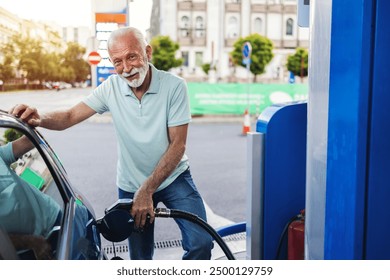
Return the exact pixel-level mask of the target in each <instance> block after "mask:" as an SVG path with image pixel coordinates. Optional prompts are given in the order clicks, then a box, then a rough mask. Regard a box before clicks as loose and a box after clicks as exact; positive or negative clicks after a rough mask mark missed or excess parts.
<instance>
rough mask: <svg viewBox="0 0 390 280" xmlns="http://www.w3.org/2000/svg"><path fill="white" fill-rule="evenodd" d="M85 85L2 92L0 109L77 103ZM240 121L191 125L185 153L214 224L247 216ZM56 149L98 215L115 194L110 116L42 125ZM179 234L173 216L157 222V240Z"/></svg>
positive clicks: (85, 91)
mask: <svg viewBox="0 0 390 280" xmlns="http://www.w3.org/2000/svg"><path fill="white" fill-rule="evenodd" d="M89 92H90V91H89V90H88V89H76V90H64V91H60V92H55V91H40V92H21V93H13V94H0V109H5V110H8V109H9V108H11V107H12V106H13V105H15V104H17V103H26V104H30V105H32V106H35V107H37V108H38V109H39V110H40V111H41V112H45V111H50V110H54V109H61V108H67V107H68V106H71V105H73V104H76V103H77V102H80V101H81V100H82V98H83V97H84V96H86V95H87V94H88V93H89ZM241 129H242V124H241V123H240V122H238V121H237V120H236V121H234V120H233V121H232V120H228V119H226V121H224V119H219V120H218V122H213V121H210V119H208V121H205V119H202V117H200V118H194V120H193V123H191V124H190V128H189V134H188V143H187V152H186V153H187V155H188V157H189V160H190V165H191V171H192V175H193V178H194V181H195V183H196V185H197V187H198V189H199V192H200V193H201V195H202V196H203V198H204V201H205V203H206V207H207V213H208V219H209V223H210V224H211V225H212V226H213V227H215V228H217V227H220V226H224V225H227V224H231V223H233V222H242V221H245V213H246V208H245V204H246V171H245V167H246V166H245V164H246V163H245V159H246V137H244V136H242V135H241ZM40 131H41V132H42V134H43V135H44V136H45V138H46V139H47V140H48V141H49V143H50V145H51V146H52V147H53V149H54V150H55V151H56V153H57V155H58V156H59V158H60V159H61V161H62V162H63V164H64V166H65V169H66V170H67V172H68V175H69V177H70V180H71V182H72V183H73V184H74V185H75V186H77V187H78V188H79V190H80V191H81V192H82V193H83V194H85V196H86V197H87V199H88V200H89V201H90V202H91V204H92V205H93V207H94V209H95V212H96V216H97V217H100V216H102V215H103V213H104V209H105V208H106V207H108V206H109V205H111V204H112V203H113V202H114V201H115V200H116V199H117V190H116V184H115V176H116V159H117V154H116V148H117V147H116V138H115V132H114V128H113V125H112V123H111V119H110V117H109V115H108V116H107V115H106V116H102V117H99V116H96V117H93V118H91V119H90V120H89V121H86V122H84V123H82V124H79V125H77V126H75V127H72V128H69V129H67V130H66V131H61V132H58V131H49V130H46V129H40ZM178 238H180V233H179V230H178V229H177V227H176V225H175V224H174V222H173V220H170V219H168V220H166V219H159V220H157V221H156V235H155V239H156V241H161V240H173V239H178Z"/></svg>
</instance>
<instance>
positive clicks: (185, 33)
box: [180, 16, 190, 37]
mask: <svg viewBox="0 0 390 280" xmlns="http://www.w3.org/2000/svg"><path fill="white" fill-rule="evenodd" d="M180 22H181V24H180V25H181V36H182V37H189V36H190V31H189V27H190V24H189V23H190V18H189V17H187V16H182V17H181V20H180Z"/></svg>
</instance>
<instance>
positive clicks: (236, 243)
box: [103, 232, 246, 260]
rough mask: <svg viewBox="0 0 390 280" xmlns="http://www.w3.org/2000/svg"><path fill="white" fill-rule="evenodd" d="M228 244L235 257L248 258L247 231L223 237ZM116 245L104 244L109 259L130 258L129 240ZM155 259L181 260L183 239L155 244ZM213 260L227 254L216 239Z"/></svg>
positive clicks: (222, 258)
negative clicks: (115, 257)
mask: <svg viewBox="0 0 390 280" xmlns="http://www.w3.org/2000/svg"><path fill="white" fill-rule="evenodd" d="M223 240H224V242H225V243H226V246H227V247H228V248H229V249H230V251H231V252H232V253H233V255H234V257H235V259H237V260H245V259H246V238H245V232H244V233H238V234H233V235H231V236H227V237H224V238H223ZM114 246H115V255H114V247H113V246H112V244H110V243H106V244H104V245H103V250H104V251H105V252H106V254H107V256H108V258H109V259H111V258H113V257H114V256H117V257H120V258H122V259H124V260H129V250H128V246H127V241H123V242H120V243H115V244H114ZM154 246H155V250H154V258H153V259H154V260H181V257H182V255H183V249H182V248H181V240H166V241H159V242H156V243H155V244H154ZM211 254H212V256H211V259H212V260H226V259H227V258H226V255H225V253H224V252H223V250H222V249H221V247H220V246H219V244H218V243H217V242H215V241H214V249H213V250H212V252H211Z"/></svg>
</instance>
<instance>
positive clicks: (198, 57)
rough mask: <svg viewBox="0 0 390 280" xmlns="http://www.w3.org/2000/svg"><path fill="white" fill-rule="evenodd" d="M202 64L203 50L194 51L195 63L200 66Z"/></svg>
mask: <svg viewBox="0 0 390 280" xmlns="http://www.w3.org/2000/svg"><path fill="white" fill-rule="evenodd" d="M202 64H203V52H196V53H195V65H196V66H199V67H201V66H202Z"/></svg>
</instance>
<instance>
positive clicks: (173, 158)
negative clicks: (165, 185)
mask: <svg viewBox="0 0 390 280" xmlns="http://www.w3.org/2000/svg"><path fill="white" fill-rule="evenodd" d="M184 152H185V146H184V145H180V144H177V145H175V144H171V145H170V146H169V147H168V150H167V151H166V152H165V154H164V155H163V156H162V158H161V159H160V161H159V163H158V164H157V166H156V168H155V169H154V171H153V173H152V174H151V175H150V176H149V177H148V179H147V180H146V181H145V183H144V184H143V187H145V188H147V190H148V192H149V193H154V191H155V190H156V189H157V188H158V187H159V186H160V185H161V184H162V182H164V180H165V179H167V178H168V177H169V175H171V173H172V172H173V171H174V170H175V168H176V167H177V165H178V164H179V162H180V160H181V159H182V157H183V155H184Z"/></svg>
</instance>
